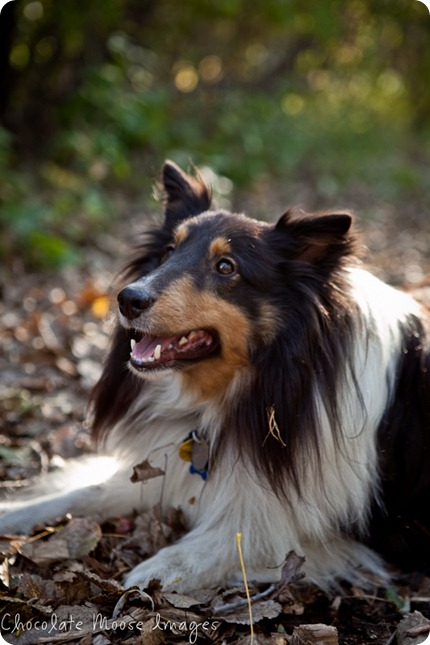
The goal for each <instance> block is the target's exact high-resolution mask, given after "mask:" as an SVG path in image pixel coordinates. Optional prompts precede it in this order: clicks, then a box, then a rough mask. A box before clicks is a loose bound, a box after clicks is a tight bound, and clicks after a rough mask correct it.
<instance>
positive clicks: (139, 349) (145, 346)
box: [131, 336, 175, 361]
mask: <svg viewBox="0 0 430 645" xmlns="http://www.w3.org/2000/svg"><path fill="white" fill-rule="evenodd" d="M174 339H175V336H170V337H169V338H158V337H157V336H144V337H143V338H142V340H140V341H139V342H138V343H136V344H135V345H134V347H133V349H132V350H131V356H132V358H134V359H137V360H138V361H141V360H145V359H147V358H150V357H151V356H154V352H155V355H157V353H160V354H161V353H162V352H164V351H165V350H166V349H167V348H168V347H169V345H170V344H171V343H172V342H173V341H174ZM157 347H159V349H158V350H157Z"/></svg>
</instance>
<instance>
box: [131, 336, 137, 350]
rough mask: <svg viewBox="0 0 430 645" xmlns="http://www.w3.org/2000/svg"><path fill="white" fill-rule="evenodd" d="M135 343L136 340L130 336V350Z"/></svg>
mask: <svg viewBox="0 0 430 645" xmlns="http://www.w3.org/2000/svg"><path fill="white" fill-rule="evenodd" d="M135 345H136V341H135V340H134V338H132V339H131V340H130V347H131V349H132V350H133V347H134V346H135Z"/></svg>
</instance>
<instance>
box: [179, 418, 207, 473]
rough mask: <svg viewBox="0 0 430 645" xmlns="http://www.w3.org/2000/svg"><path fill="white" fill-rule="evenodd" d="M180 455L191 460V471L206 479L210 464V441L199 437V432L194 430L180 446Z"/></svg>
mask: <svg viewBox="0 0 430 645" xmlns="http://www.w3.org/2000/svg"><path fill="white" fill-rule="evenodd" d="M179 457H180V458H181V459H183V460H184V461H190V462H191V465H190V473H191V474H192V475H200V477H201V478H202V479H204V480H206V479H207V476H208V466H209V443H208V441H206V440H205V439H199V437H198V435H197V432H196V431H195V430H193V431H192V432H190V434H189V435H188V437H187V438H186V439H185V440H184V441H183V442H182V443H181V445H180V446H179Z"/></svg>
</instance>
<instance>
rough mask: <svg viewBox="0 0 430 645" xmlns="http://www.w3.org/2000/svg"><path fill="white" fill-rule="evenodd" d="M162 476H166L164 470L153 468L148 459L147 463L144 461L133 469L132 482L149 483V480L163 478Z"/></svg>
mask: <svg viewBox="0 0 430 645" xmlns="http://www.w3.org/2000/svg"><path fill="white" fill-rule="evenodd" d="M162 475H165V472H164V470H162V469H161V468H155V467H154V466H151V464H150V463H149V461H148V459H145V461H142V463H141V464H138V465H137V466H134V467H133V474H132V476H131V477H130V481H131V482H132V483H133V484H135V483H136V482H146V481H148V479H153V478H154V477H161V476H162Z"/></svg>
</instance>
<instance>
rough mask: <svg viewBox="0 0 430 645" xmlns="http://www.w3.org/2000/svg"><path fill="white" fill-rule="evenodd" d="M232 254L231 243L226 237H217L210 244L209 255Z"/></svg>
mask: <svg viewBox="0 0 430 645" xmlns="http://www.w3.org/2000/svg"><path fill="white" fill-rule="evenodd" d="M223 255H231V244H230V242H229V240H227V238H225V237H221V236H220V237H216V238H215V239H214V240H212V242H211V243H210V245H209V257H210V258H215V257H221V256H223Z"/></svg>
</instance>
